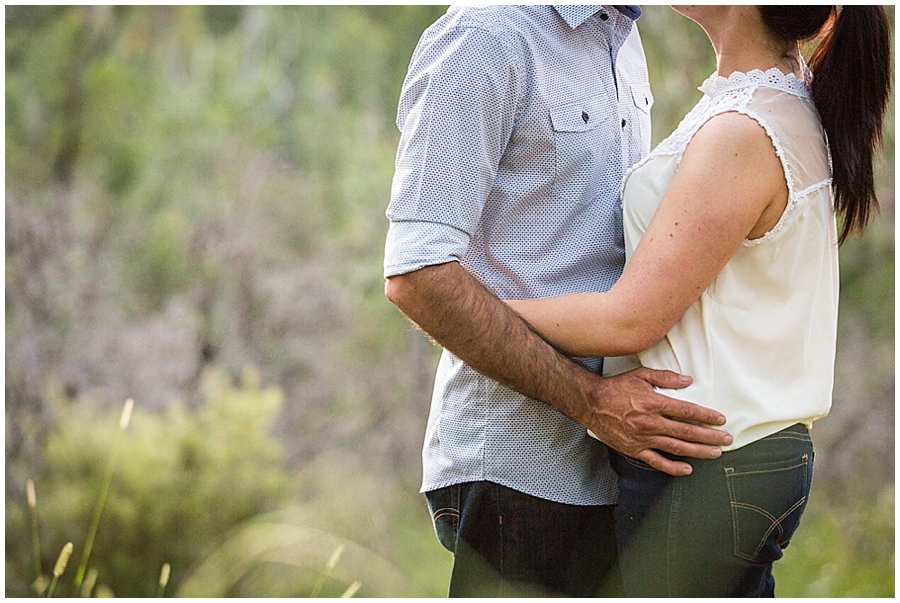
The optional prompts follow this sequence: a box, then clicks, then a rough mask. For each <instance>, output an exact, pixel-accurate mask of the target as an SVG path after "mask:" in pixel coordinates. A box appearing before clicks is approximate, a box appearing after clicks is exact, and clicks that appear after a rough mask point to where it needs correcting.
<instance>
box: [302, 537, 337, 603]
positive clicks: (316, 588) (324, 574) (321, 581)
mask: <svg viewBox="0 0 900 603" xmlns="http://www.w3.org/2000/svg"><path fill="white" fill-rule="evenodd" d="M343 554H344V545H343V544H342V545H339V546H338V548H336V549H335V550H334V552H333V553H332V554H331V557H330V558H329V559H328V563H326V564H325V571H324V572H322V574H321V575H320V576H319V580H318V581H317V582H316V585H315V586H314V587H313V589H312V592H311V593H310V594H309V597H310V598H311V599H314V598H316V597H318V596H319V592H321V590H322V587H323V586H324V585H325V581H326V580H327V579H328V576H329V575H330V574H331V570H333V569H334V568H335V566H336V565H337V563H338V561H339V560H340V558H341V555H343Z"/></svg>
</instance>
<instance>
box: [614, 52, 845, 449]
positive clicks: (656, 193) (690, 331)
mask: <svg viewBox="0 0 900 603" xmlns="http://www.w3.org/2000/svg"><path fill="white" fill-rule="evenodd" d="M700 90H701V91H702V92H703V93H704V97H703V98H702V99H701V100H700V102H699V103H698V104H697V105H696V106H695V107H694V109H693V110H691V112H690V113H688V115H687V116H686V117H685V118H684V120H683V121H682V122H681V124H680V125H679V126H678V128H677V129H676V130H675V132H674V133H673V134H672V135H671V136H669V137H668V138H667V139H666V140H664V141H663V142H662V143H660V145H659V146H658V147H657V148H656V149H655V150H654V151H652V152H651V154H650V155H649V156H648V157H647V158H646V159H644V160H643V161H641V162H640V163H639V164H637V165H636V166H635V167H633V168H632V169H631V170H630V171H629V172H628V174H627V175H626V176H625V181H624V185H623V187H624V188H623V220H624V227H625V247H626V257H628V258H630V257H631V254H632V252H633V251H634V249H635V247H636V246H637V244H638V242H639V241H640V239H641V236H642V235H643V233H644V231H645V230H646V228H647V226H648V224H649V223H650V219H651V218H652V217H653V213H654V212H655V211H656V208H657V206H658V205H659V202H660V200H661V199H662V196H663V193H665V192H666V189H667V188H668V186H669V184H670V183H671V181H672V178H673V176H674V175H675V171H676V170H677V169H678V164H679V162H680V161H681V157H682V154H683V153H684V150H685V148H686V147H687V145H688V143H689V142H690V140H691V138H692V137H693V135H694V134H695V133H696V132H697V130H698V129H699V128H700V127H701V126H702V125H703V124H704V123H705V122H706V121H707V120H708V119H710V118H711V117H713V116H715V115H719V114H721V113H724V112H729V111H735V112H738V113H741V114H744V115H747V116H749V117H751V118H752V119H754V120H756V121H757V122H758V123H759V124H760V125H761V126H762V127H763V128H764V129H765V131H766V133H767V134H768V135H769V137H770V138H771V140H772V144H773V145H774V150H775V152H776V153H777V155H778V158H779V159H780V160H781V164H782V166H783V168H784V174H785V178H786V180H787V187H788V191H789V197H788V203H787V208H786V209H785V211H784V214H783V215H782V217H781V219H780V220H779V222H778V223H777V224H776V226H775V227H774V228H773V229H772V230H771V231H769V232H768V233H767V234H765V235H764V236H763V237H761V238H759V239H754V240H745V241H744V243H743V244H742V246H741V247H740V248H739V249H738V251H737V253H735V255H734V257H732V258H731V260H730V261H729V262H728V264H727V265H726V266H725V268H724V269H723V270H722V272H721V273H720V274H719V275H718V276H717V277H716V279H715V280H714V281H713V282H712V284H710V286H709V287H708V288H707V289H706V291H704V292H703V294H702V295H701V296H700V299H698V300H697V301H696V302H695V303H694V304H693V305H692V306H691V307H690V308H689V309H688V310H687V312H686V313H685V315H684V316H683V317H682V318H681V320H679V321H678V323H677V324H676V325H675V326H674V327H673V328H672V330H671V331H670V332H669V334H668V335H666V337H665V338H664V339H663V340H661V341H660V342H658V343H657V344H656V345H654V346H653V347H652V348H650V349H649V350H647V351H645V352H643V353H641V354H639V355H638V357H639V359H640V362H641V364H642V365H644V366H647V367H650V368H654V369H669V370H672V371H675V372H678V373H682V374H685V375H691V376H692V377H693V383H692V384H691V386H690V387H688V388H686V389H682V390H662V391H663V393H665V394H666V395H668V396H671V397H673V398H680V399H684V400H689V401H691V402H696V403H697V404H701V405H703V406H707V407H710V408H714V409H716V410H718V411H720V412H722V413H723V414H724V415H725V416H726V418H727V423H726V425H725V427H724V429H725V430H727V431H728V432H729V433H731V434H732V435H733V436H734V444H733V445H732V446H730V447H729V448H728V449H735V448H739V447H741V446H744V445H746V444H749V443H751V442H754V441H756V440H758V439H760V438H763V437H765V436H768V435H771V434H773V433H775V432H777V431H780V430H782V429H784V428H785V427H789V426H791V425H793V424H795V423H804V424H806V425H807V426H811V424H812V422H813V421H814V420H815V419H817V418H819V417H823V416H825V415H826V414H827V413H828V410H829V409H830V407H831V395H832V385H833V382H834V360H835V344H836V339H837V307H838V245H837V231H836V222H835V217H834V210H833V203H834V201H833V196H832V190H831V159H830V155H829V151H828V147H827V143H826V140H825V134H824V132H823V130H822V126H821V123H820V121H819V116H818V113H817V111H816V109H815V107H814V105H813V103H812V100H811V97H810V94H809V89H808V87H807V85H806V84H805V83H804V82H803V81H802V80H800V79H798V78H796V77H795V76H794V75H784V74H783V73H782V72H781V71H779V70H777V69H770V70H769V71H767V72H765V73H763V72H762V71H758V70H755V71H751V72H749V73H746V74H745V73H739V72H736V73H734V74H732V75H731V76H730V77H729V78H727V79H726V78H723V77H715V78H713V77H711V78H709V79H708V80H707V81H706V82H704V84H703V86H701V88H700Z"/></svg>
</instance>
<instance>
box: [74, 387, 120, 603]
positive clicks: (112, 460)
mask: <svg viewBox="0 0 900 603" xmlns="http://www.w3.org/2000/svg"><path fill="white" fill-rule="evenodd" d="M133 409H134V400H132V399H131V398H128V399H127V400H126V401H125V406H124V407H123V408H122V416H121V418H120V419H119V429H120V430H121V431H125V429H126V428H127V427H128V423H129V421H131V412H132V410H133ZM120 435H121V433H119V434H116V437H115V440H114V441H113V445H112V450H111V451H110V453H109V462H108V463H107V465H106V475H104V476H103V485H102V486H101V488H100V498H98V499H97V506H96V507H95V508H94V517H93V519H92V520H91V527H90V529H89V530H88V535H87V540H86V541H85V543H84V550H83V551H82V553H81V563H80V565H79V566H78V572H77V573H76V574H75V591H76V592H79V591H80V590H81V585H82V583H83V582H84V574H85V571H87V565H88V561H90V559H91V549H93V547H94V538H95V537H96V536H97V530H98V529H99V527H100V516H101V515H102V514H103V507H104V506H106V497H107V495H108V494H109V487H110V485H111V484H112V478H113V472H114V471H115V468H116V460H117V457H118V453H119V443H120V442H121V437H120Z"/></svg>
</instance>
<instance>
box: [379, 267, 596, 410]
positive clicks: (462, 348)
mask: <svg viewBox="0 0 900 603" xmlns="http://www.w3.org/2000/svg"><path fill="white" fill-rule="evenodd" d="M386 294H387V296H388V298H389V299H390V300H391V301H392V302H394V303H395V304H396V305H397V306H398V307H399V308H400V310H401V311H403V313H404V314H406V316H407V317H408V318H409V319H410V320H412V321H413V322H414V323H416V324H417V325H418V326H419V328H421V329H422V330H423V331H425V332H426V333H427V334H428V335H429V336H430V337H432V338H433V339H434V340H435V341H437V342H438V343H439V344H441V345H442V346H443V347H445V348H446V349H447V350H449V351H450V352H452V353H453V354H455V355H456V356H457V357H459V358H460V359H461V360H463V361H464V362H466V363H467V364H468V365H470V366H471V367H472V368H474V369H475V370H477V371H479V372H480V373H482V374H484V375H486V376H488V377H490V378H492V379H494V380H495V381H498V382H500V383H502V384H504V385H506V386H507V387H510V388H512V389H514V390H516V391H518V392H519V393H522V394H524V395H526V396H529V397H531V398H534V399H537V400H540V401H542V402H546V403H548V404H550V405H552V406H554V407H555V408H557V409H558V410H560V411H561V412H563V413H565V414H566V415H568V416H569V417H571V418H573V419H576V420H579V421H581V420H583V412H584V406H585V398H584V397H583V395H580V393H581V392H583V391H584V390H583V389H582V388H587V387H588V385H589V383H591V382H593V383H594V386H595V387H596V381H595V380H596V379H597V377H596V376H595V375H592V374H591V373H590V372H589V371H588V370H587V369H585V368H584V367H582V366H581V365H578V364H576V363H575V362H573V361H572V360H570V359H569V358H567V357H566V356H564V355H562V354H561V353H559V352H558V351H556V350H555V349H554V348H553V347H552V346H550V344H548V343H547V342H545V341H544V340H543V339H541V338H540V336H539V335H537V334H536V333H535V332H534V331H533V330H531V328H530V327H529V326H528V324H527V323H526V322H525V321H524V320H522V319H521V317H519V316H518V315H517V314H516V313H515V312H514V311H512V310H511V309H510V308H509V307H507V306H506V304H504V303H503V302H501V301H500V300H499V299H497V297H495V296H494V295H493V294H491V293H490V292H489V291H488V290H487V289H485V288H484V287H483V286H482V285H481V283H479V282H478V281H477V280H476V279H475V278H473V277H472V276H471V275H470V274H469V273H468V272H467V271H466V270H465V269H464V268H463V267H462V266H460V265H459V264H458V263H456V262H450V263H447V264H440V265H437V266H429V267H427V268H423V269H421V270H418V271H416V272H412V273H409V274H405V275H402V276H399V277H393V278H390V279H388V283H387V285H386Z"/></svg>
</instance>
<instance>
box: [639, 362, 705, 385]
mask: <svg viewBox="0 0 900 603" xmlns="http://www.w3.org/2000/svg"><path fill="white" fill-rule="evenodd" d="M637 370H639V371H640V372H641V375H640V376H641V379H643V380H644V381H646V382H647V383H649V384H650V385H654V386H656V387H662V388H663V389H681V388H683V387H687V386H688V385H690V384H691V381H692V379H691V378H690V376H688V375H679V374H678V373H675V372H672V371H658V370H656V369H649V368H646V367H644V368H641V369H637Z"/></svg>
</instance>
